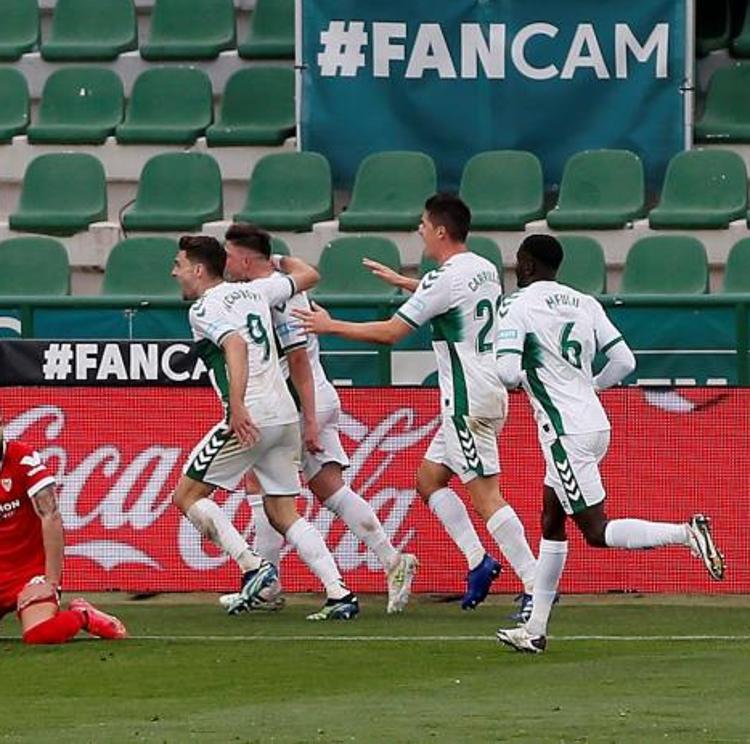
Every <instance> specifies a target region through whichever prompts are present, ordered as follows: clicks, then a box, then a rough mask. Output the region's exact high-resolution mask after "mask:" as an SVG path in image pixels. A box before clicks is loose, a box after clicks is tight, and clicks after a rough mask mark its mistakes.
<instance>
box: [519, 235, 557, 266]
mask: <svg viewBox="0 0 750 744" xmlns="http://www.w3.org/2000/svg"><path fill="white" fill-rule="evenodd" d="M519 250H521V251H524V252H525V253H528V254H529V255H530V256H531V257H532V258H533V259H534V260H535V261H536V262H537V263H539V264H541V265H542V266H545V267H546V268H548V269H551V270H552V271H557V270H558V269H559V268H560V264H561V263H562V260H563V255H564V254H563V247H562V245H560V241H559V240H558V239H557V238H556V237H555V236H554V235H529V236H528V237H527V238H524V240H523V243H521V246H520V248H519Z"/></svg>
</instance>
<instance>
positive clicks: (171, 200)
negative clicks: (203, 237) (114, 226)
mask: <svg viewBox="0 0 750 744" xmlns="http://www.w3.org/2000/svg"><path fill="white" fill-rule="evenodd" d="M222 216H223V201H222V191H221V172H220V171H219V166H218V165H217V163H216V161H215V160H214V159H213V158H212V157H211V156H210V155H206V154H204V153H198V152H169V153H162V154H161V155H155V156H154V157H152V158H151V159H150V160H149V161H148V162H147V163H146V165H145V166H144V167H143V171H142V173H141V178H140V180H139V182H138V192H137V194H136V199H135V204H134V205H133V206H132V207H131V208H130V209H129V210H128V211H126V212H125V214H124V215H123V217H122V224H123V226H124V227H125V229H127V230H165V231H166V230H196V229H199V228H200V227H201V225H203V223H204V222H211V221H213V220H219V219H221V218H222Z"/></svg>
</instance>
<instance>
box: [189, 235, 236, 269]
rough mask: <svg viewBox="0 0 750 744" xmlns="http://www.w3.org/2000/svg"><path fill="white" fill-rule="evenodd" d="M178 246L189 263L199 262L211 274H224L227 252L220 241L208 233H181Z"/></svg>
mask: <svg viewBox="0 0 750 744" xmlns="http://www.w3.org/2000/svg"><path fill="white" fill-rule="evenodd" d="M179 248H180V250H181V251H185V255H186V256H187V258H188V261H190V263H199V264H203V266H205V267H206V269H208V271H209V273H210V274H211V276H215V277H222V276H224V266H225V265H226V263H227V254H226V252H225V251H224V248H222V245H221V243H220V242H219V241H218V240H216V238H212V237H211V236H210V235H183V236H182V237H181V238H180V242H179Z"/></svg>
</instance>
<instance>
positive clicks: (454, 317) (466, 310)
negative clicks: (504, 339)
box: [396, 251, 508, 419]
mask: <svg viewBox="0 0 750 744" xmlns="http://www.w3.org/2000/svg"><path fill="white" fill-rule="evenodd" d="M499 302H500V279H499V277H498V275H497V269H496V268H495V266H494V265H493V264H492V263H490V262H489V261H487V260H486V259H484V258H482V257H481V256H478V255H476V254H475V253H470V252H468V251H466V252H465V253H458V254H456V255H454V256H451V258H450V259H448V260H447V261H446V262H445V263H444V264H442V265H441V266H439V267H438V268H437V269H435V270H434V271H430V272H429V273H427V274H425V275H424V276H423V277H422V281H421V282H420V283H419V287H417V290H416V291H415V292H414V294H413V295H412V296H411V297H410V298H409V299H408V300H407V301H406V302H405V303H404V304H403V305H402V306H401V307H400V308H399V310H398V311H397V313H396V314H397V315H398V317H399V318H401V319H402V320H403V321H404V322H406V323H408V324H409V325H410V326H411V327H412V328H418V327H419V326H421V325H423V324H424V323H426V322H427V321H428V320H429V321H431V325H432V348H433V349H434V350H435V355H436V357H437V367H438V383H439V385H440V397H441V411H442V413H443V415H445V416H475V417H480V418H490V419H496V418H505V413H506V409H507V400H508V396H507V393H506V391H505V388H504V387H503V386H502V385H501V384H500V382H499V380H498V377H497V373H496V371H495V352H494V338H495V316H496V312H497V307H498V304H499Z"/></svg>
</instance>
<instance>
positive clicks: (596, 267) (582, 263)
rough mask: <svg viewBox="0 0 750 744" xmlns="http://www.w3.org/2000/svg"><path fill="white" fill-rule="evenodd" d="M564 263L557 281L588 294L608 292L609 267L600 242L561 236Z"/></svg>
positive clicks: (573, 236)
mask: <svg viewBox="0 0 750 744" xmlns="http://www.w3.org/2000/svg"><path fill="white" fill-rule="evenodd" d="M558 239H559V240H560V243H561V244H562V247H563V252H564V257H563V262H562V264H561V266H560V269H559V271H558V272H557V281H559V282H560V283H561V284H567V285H568V286H569V287H573V289H577V290H578V291H579V292H585V293H586V294H604V293H605V292H606V291H607V265H606V263H605V261H604V251H603V250H602V247H601V245H599V241H598V240H594V238H588V237H585V236H583V235H561V236H560V237H559V238H558Z"/></svg>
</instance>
